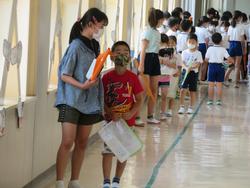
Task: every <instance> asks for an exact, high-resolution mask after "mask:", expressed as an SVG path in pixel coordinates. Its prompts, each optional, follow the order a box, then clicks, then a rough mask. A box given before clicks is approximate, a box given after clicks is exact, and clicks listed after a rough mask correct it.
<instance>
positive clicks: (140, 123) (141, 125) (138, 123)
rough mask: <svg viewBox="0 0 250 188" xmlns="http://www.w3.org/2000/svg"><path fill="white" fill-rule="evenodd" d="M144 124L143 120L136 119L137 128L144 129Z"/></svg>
mask: <svg viewBox="0 0 250 188" xmlns="http://www.w3.org/2000/svg"><path fill="white" fill-rule="evenodd" d="M144 124H145V123H144V122H143V121H142V120H141V118H136V119H135V126H137V127H144Z"/></svg>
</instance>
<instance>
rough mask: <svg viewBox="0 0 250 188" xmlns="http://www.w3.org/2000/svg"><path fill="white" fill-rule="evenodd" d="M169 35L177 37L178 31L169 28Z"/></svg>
mask: <svg viewBox="0 0 250 188" xmlns="http://www.w3.org/2000/svg"><path fill="white" fill-rule="evenodd" d="M167 36H175V37H177V31H173V30H172V29H169V30H168V32H167Z"/></svg>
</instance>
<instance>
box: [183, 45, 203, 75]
mask: <svg viewBox="0 0 250 188" xmlns="http://www.w3.org/2000/svg"><path fill="white" fill-rule="evenodd" d="M181 57H182V62H183V64H185V65H186V66H187V67H190V66H191V65H192V64H193V63H200V64H201V63H202V62H203V59H202V55H201V52H200V51H198V50H196V51H194V52H192V51H191V50H189V49H187V50H184V51H183V52H182V54H181ZM194 72H196V73H197V72H199V69H198V68H196V69H194Z"/></svg>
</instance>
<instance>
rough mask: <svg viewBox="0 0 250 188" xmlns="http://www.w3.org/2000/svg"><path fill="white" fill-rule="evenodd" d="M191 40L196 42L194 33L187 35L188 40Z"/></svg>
mask: <svg viewBox="0 0 250 188" xmlns="http://www.w3.org/2000/svg"><path fill="white" fill-rule="evenodd" d="M191 39H193V40H195V41H196V42H198V38H197V35H196V34H194V33H190V34H189V35H188V40H191Z"/></svg>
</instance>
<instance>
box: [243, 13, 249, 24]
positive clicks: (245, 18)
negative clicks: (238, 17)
mask: <svg viewBox="0 0 250 188" xmlns="http://www.w3.org/2000/svg"><path fill="white" fill-rule="evenodd" d="M247 21H248V18H247V14H246V13H244V12H242V22H243V23H245V22H247Z"/></svg>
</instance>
